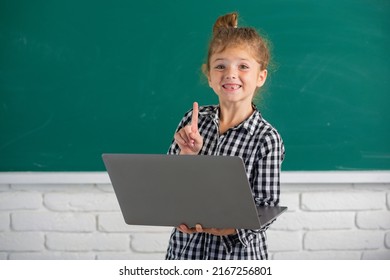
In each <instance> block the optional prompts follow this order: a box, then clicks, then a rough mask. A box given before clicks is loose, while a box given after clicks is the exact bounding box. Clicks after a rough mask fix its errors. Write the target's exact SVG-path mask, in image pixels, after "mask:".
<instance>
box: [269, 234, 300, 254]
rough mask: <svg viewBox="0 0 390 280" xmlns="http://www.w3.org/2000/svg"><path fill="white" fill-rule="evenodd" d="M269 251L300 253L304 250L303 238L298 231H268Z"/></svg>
mask: <svg viewBox="0 0 390 280" xmlns="http://www.w3.org/2000/svg"><path fill="white" fill-rule="evenodd" d="M267 240H268V249H269V250H270V251H274V252H277V251H299V250H301V249H302V236H301V233H299V232H297V231H279V230H268V231H267Z"/></svg>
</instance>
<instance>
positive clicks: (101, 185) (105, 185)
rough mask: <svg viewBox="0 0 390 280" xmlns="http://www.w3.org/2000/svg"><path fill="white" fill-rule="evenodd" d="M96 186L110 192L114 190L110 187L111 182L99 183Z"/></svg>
mask: <svg viewBox="0 0 390 280" xmlns="http://www.w3.org/2000/svg"><path fill="white" fill-rule="evenodd" d="M96 188H97V189H98V190H101V191H103V192H110V193H113V192H114V188H113V187H112V185H111V184H99V185H97V186H96Z"/></svg>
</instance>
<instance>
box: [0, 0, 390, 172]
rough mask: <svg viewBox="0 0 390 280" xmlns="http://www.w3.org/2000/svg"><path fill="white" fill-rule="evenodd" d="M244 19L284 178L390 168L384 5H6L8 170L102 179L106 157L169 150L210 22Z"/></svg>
mask: <svg viewBox="0 0 390 280" xmlns="http://www.w3.org/2000/svg"><path fill="white" fill-rule="evenodd" d="M231 11H238V12H239V13H240V15H241V24H244V25H249V26H254V27H256V28H258V29H259V30H262V31H263V32H264V34H266V36H267V37H268V39H269V40H270V41H271V42H272V43H273V48H272V52H273V57H274V64H273V67H272V68H271V69H270V76H269V79H268V81H267V86H266V89H265V90H264V91H263V92H262V96H261V97H260V98H259V99H258V101H257V102H258V106H259V108H260V109H261V111H262V114H263V116H264V117H265V118H266V119H267V120H268V121H270V122H271V123H272V124H273V125H274V126H275V127H276V128H277V129H278V130H279V132H280V133H281V135H282V137H283V139H284V141H285V145H286V151H287V155H286V160H285V162H284V165H283V169H284V170H373V169H377V170H389V169H390V114H389V113H388V109H387V108H388V107H389V105H390V83H389V77H390V63H389V50H390V41H389V34H390V1H387V0H327V1H314V0H313V1H309V0H307V1H303V0H291V1H287V0H286V1H282V0H273V1H259V0H253V1H249V0H248V1H245V0H240V1H238V0H237V1H226V0H213V1H210V0H207V1H206V0H196V1H195V0H194V1H180V0H176V1H169V0H167V1H157V0H156V1H151V0H142V1H127V0H122V1H119V0H111V1H79V0H77V1H76V0H66V1H60V0H57V1H56V0H51V1H47V0H36V1H30V0H26V1H20V0H8V1H6V0H2V1H1V2H0V171H101V170H104V166H103V164H102V160H101V154H102V153H103V152H110V153H114V152H118V153H166V151H167V149H168V146H169V145H170V142H171V140H172V136H173V133H174V130H175V128H176V125H177V124H178V122H179V120H180V119H181V117H182V116H183V114H184V113H185V112H186V111H187V110H189V109H190V108H191V104H192V102H193V101H198V102H199V103H200V104H202V105H206V104H215V103H216V102H217V99H216V97H215V95H214V93H213V92H212V90H211V89H210V88H209V87H208V86H207V83H205V81H204V79H203V78H202V74H201V70H200V69H201V64H202V63H203V62H204V59H205V56H206V50H207V43H208V40H209V38H210V35H211V27H212V24H213V23H214V21H215V19H216V18H217V17H218V16H219V15H221V14H224V13H227V12H231Z"/></svg>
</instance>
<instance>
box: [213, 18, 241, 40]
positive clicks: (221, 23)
mask: <svg viewBox="0 0 390 280" xmlns="http://www.w3.org/2000/svg"><path fill="white" fill-rule="evenodd" d="M237 24H238V13H236V12H233V13H230V14H226V15H223V16H220V17H219V18H218V19H217V21H216V22H215V24H214V26H213V34H214V35H215V34H216V33H217V32H218V30H219V29H221V28H237Z"/></svg>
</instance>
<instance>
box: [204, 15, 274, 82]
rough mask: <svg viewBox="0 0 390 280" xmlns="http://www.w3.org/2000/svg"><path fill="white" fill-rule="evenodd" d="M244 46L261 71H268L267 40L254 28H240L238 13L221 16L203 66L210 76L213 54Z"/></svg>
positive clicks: (214, 29)
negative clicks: (228, 48)
mask: <svg viewBox="0 0 390 280" xmlns="http://www.w3.org/2000/svg"><path fill="white" fill-rule="evenodd" d="M235 46H243V47H247V48H249V50H250V51H251V52H252V55H253V56H254V58H255V59H256V61H257V62H258V63H259V64H260V67H261V70H264V69H267V67H268V64H269V60H270V51H269V47H268V43H267V42H266V40H265V39H264V38H263V37H262V36H260V34H259V33H258V32H257V31H256V30H255V29H254V28H252V27H238V14H237V13H236V12H233V13H229V14H226V15H223V16H220V17H219V18H218V19H217V21H216V22H215V24H214V26H213V37H212V39H211V41H210V44H209V49H208V54H207V61H206V63H205V64H204V65H203V66H202V70H203V73H204V74H205V75H206V76H208V74H209V71H210V58H211V56H212V55H213V54H215V53H219V52H222V51H224V50H225V49H226V48H227V47H235Z"/></svg>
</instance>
